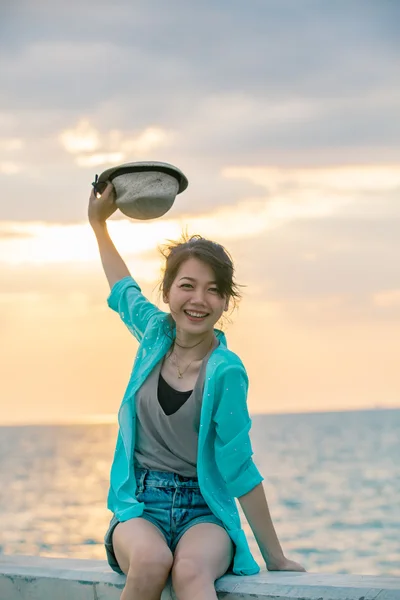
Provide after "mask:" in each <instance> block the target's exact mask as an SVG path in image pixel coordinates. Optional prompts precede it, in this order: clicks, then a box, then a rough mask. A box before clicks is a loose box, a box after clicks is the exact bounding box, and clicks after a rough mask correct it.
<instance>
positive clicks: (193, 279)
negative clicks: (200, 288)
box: [179, 275, 217, 284]
mask: <svg viewBox="0 0 400 600" xmlns="http://www.w3.org/2000/svg"><path fill="white" fill-rule="evenodd" d="M181 279H190V281H196V279H195V278H194V277H186V275H185V276H184V277H181ZM181 279H179V281H180V280H181ZM208 283H209V284H210V283H217V282H216V281H209V282H208Z"/></svg>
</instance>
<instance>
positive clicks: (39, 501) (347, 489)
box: [0, 409, 400, 575]
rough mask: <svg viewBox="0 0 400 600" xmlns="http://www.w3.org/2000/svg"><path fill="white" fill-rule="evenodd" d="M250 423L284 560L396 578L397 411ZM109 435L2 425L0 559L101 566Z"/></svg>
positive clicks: (104, 429)
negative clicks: (26, 557) (9, 556)
mask: <svg viewBox="0 0 400 600" xmlns="http://www.w3.org/2000/svg"><path fill="white" fill-rule="evenodd" d="M252 419H253V427H252V430H251V438H252V443H253V450H254V460H255V462H256V464H257V466H258V468H259V470H260V471H261V473H262V475H263V476H264V478H265V479H264V482H263V485H264V489H265V493H266V497H267V499H268V504H269V507H270V511H271V514H272V518H273V522H274V524H275V528H276V530H277V533H278V537H279V539H280V541H281V544H282V546H283V549H284V552H285V554H286V556H287V557H289V558H291V559H293V560H296V561H298V562H300V563H301V564H302V565H303V566H304V567H305V568H306V569H307V571H312V572H318V573H353V574H371V575H400V410H391V409H390V410H389V409H387V410H369V411H367V410H366V411H354V412H330V413H327V412H325V413H302V414H280V415H279V414H265V415H254V416H253V417H252ZM116 434H117V426H116V424H81V425H79V424H74V425H34V426H4V427H0V554H1V553H3V554H23V555H35V556H50V557H71V558H86V559H101V560H105V551H104V546H103V537H104V533H105V531H106V529H107V527H108V523H109V520H110V518H111V513H110V512H109V511H108V510H107V508H106V497H107V491H108V482H109V473H110V465H111V461H112V457H113V453H114V447H115V440H116ZM238 508H239V511H240V515H241V518H242V522H243V527H244V530H245V533H246V535H247V538H248V541H249V545H250V548H251V550H252V552H253V554H254V557H255V559H256V560H257V562H258V563H259V564H260V566H261V567H262V568H265V564H264V563H263V560H262V557H261V554H260V552H259V549H258V547H257V543H256V541H255V538H254V536H253V533H252V531H251V529H250V526H249V525H248V523H247V522H246V519H245V517H244V515H243V513H242V511H241V508H240V505H239V504H238Z"/></svg>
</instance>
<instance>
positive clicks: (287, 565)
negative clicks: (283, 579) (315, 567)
mask: <svg viewBox="0 0 400 600" xmlns="http://www.w3.org/2000/svg"><path fill="white" fill-rule="evenodd" d="M266 564H267V569H268V571H302V572H305V568H304V567H302V566H301V565H300V564H299V563H297V562H295V561H294V560H289V559H288V558H286V557H285V556H284V557H283V558H282V559H281V560H279V561H277V562H271V563H266Z"/></svg>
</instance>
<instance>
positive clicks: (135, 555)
mask: <svg viewBox="0 0 400 600" xmlns="http://www.w3.org/2000/svg"><path fill="white" fill-rule="evenodd" d="M173 562H174V558H173V556H172V553H171V551H170V550H169V548H168V546H165V548H164V547H162V546H161V547H158V548H154V547H150V546H147V545H146V546H144V547H143V548H140V549H135V551H134V552H132V553H131V555H130V557H129V567H128V569H129V570H128V574H127V575H128V576H129V577H135V578H136V579H149V580H157V581H159V580H165V579H167V578H168V575H169V572H170V571H171V567H172V565H173Z"/></svg>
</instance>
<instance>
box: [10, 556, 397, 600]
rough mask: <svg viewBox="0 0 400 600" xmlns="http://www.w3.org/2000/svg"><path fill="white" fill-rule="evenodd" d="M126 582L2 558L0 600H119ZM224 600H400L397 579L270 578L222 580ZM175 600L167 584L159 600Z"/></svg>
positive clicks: (83, 569)
mask: <svg viewBox="0 0 400 600" xmlns="http://www.w3.org/2000/svg"><path fill="white" fill-rule="evenodd" d="M124 582H125V577H124V576H122V575H118V574H117V573H114V572H113V571H112V570H111V569H110V567H109V566H108V564H107V562H106V561H102V560H78V559H65V558H42V557H37V556H17V555H15V556H14V555H10V556H5V555H0V599H1V600H54V599H57V600H71V599H73V600H119V598H120V595H121V591H122V589H123V587H124ZM216 589H217V594H218V597H219V598H224V599H225V600H228V599H229V600H239V599H240V600H247V599H250V598H251V599H252V600H255V599H257V598H261V599H265V600H266V599H268V600H400V577H375V576H370V575H322V574H313V573H269V572H268V571H262V572H261V573H259V574H258V575H252V576H250V577H236V576H234V575H226V576H224V577H222V578H221V579H219V580H218V581H217V582H216ZM171 599H172V600H175V595H174V594H173V591H172V590H171V583H170V581H169V582H168V584H167V586H166V588H165V590H164V592H163V594H162V597H161V600H171Z"/></svg>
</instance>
